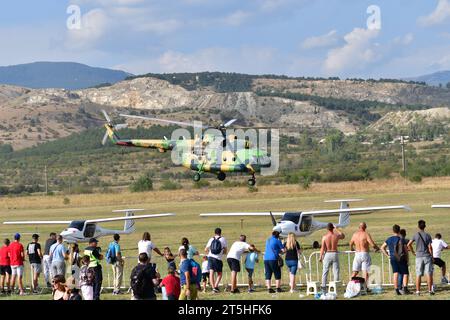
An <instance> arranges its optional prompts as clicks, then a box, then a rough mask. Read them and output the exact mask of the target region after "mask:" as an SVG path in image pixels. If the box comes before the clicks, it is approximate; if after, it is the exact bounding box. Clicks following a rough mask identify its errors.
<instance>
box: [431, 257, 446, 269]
mask: <svg viewBox="0 0 450 320" xmlns="http://www.w3.org/2000/svg"><path fill="white" fill-rule="evenodd" d="M433 263H434V264H435V265H437V266H438V267H439V268H442V267H445V261H443V260H442V259H441V258H434V261H433Z"/></svg>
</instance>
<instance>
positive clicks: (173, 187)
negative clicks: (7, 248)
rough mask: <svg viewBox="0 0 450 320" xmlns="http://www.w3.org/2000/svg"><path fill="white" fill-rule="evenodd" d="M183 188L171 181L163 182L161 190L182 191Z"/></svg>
mask: <svg viewBox="0 0 450 320" xmlns="http://www.w3.org/2000/svg"><path fill="white" fill-rule="evenodd" d="M182 188H183V187H182V186H181V184H179V183H176V182H173V181H170V180H165V181H164V182H163V184H162V185H161V188H160V189H161V190H178V189H182Z"/></svg>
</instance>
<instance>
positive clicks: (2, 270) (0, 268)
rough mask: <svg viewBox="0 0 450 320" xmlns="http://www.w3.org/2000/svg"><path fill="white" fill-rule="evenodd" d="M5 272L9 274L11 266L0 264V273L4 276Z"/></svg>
mask: <svg viewBox="0 0 450 320" xmlns="http://www.w3.org/2000/svg"><path fill="white" fill-rule="evenodd" d="M5 274H9V275H11V266H0V275H2V276H4V275H5Z"/></svg>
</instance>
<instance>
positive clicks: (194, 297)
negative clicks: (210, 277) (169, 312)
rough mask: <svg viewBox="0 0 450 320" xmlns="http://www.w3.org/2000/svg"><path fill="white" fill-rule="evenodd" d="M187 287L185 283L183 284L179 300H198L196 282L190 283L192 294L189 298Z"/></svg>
mask: <svg viewBox="0 0 450 320" xmlns="http://www.w3.org/2000/svg"><path fill="white" fill-rule="evenodd" d="M186 289H187V285H185V284H184V285H182V286H181V292H180V297H179V298H178V300H197V298H198V290H197V285H196V284H195V283H191V284H190V286H189V291H191V296H190V297H189V299H188V297H187V296H186Z"/></svg>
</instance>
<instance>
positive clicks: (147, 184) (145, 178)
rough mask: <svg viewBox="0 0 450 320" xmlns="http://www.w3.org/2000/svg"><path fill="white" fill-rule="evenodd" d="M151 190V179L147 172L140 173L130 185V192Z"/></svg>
mask: <svg viewBox="0 0 450 320" xmlns="http://www.w3.org/2000/svg"><path fill="white" fill-rule="evenodd" d="M150 190H153V180H152V179H151V178H150V177H149V175H148V174H145V175H142V176H140V177H139V179H137V180H136V181H135V182H133V183H132V184H131V185H130V191H131V192H144V191H150Z"/></svg>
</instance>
